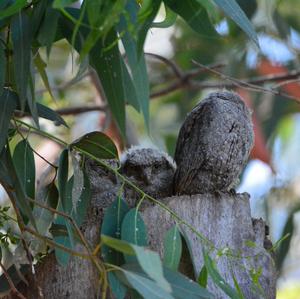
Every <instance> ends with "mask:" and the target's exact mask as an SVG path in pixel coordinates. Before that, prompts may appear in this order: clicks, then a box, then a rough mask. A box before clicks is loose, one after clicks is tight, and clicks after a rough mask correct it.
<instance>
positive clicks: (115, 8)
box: [80, 0, 126, 58]
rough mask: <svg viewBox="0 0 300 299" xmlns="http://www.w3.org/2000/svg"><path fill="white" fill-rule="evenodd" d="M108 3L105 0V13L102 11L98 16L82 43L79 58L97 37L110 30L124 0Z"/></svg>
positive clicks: (85, 53)
mask: <svg viewBox="0 0 300 299" xmlns="http://www.w3.org/2000/svg"><path fill="white" fill-rule="evenodd" d="M108 3H109V2H107V5H106V8H107V9H106V11H104V13H105V15H104V14H103V13H102V15H101V16H100V17H99V16H98V20H97V22H96V23H95V24H94V26H96V28H95V29H92V30H91V31H90V33H89V34H88V36H87V38H86V39H85V41H84V43H83V46H82V50H81V52H80V56H81V58H83V57H85V56H86V55H87V54H88V53H89V52H90V50H91V49H92V47H93V46H94V45H95V43H96V42H97V41H98V40H99V38H101V37H104V38H105V36H106V34H107V33H108V32H109V31H111V30H112V28H113V26H114V25H115V24H116V23H117V22H118V20H119V17H120V14H121V13H122V12H123V11H124V6H125V4H126V0H119V1H115V2H111V3H110V5H108ZM103 20H105V21H103Z"/></svg>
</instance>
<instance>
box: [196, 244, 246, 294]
mask: <svg viewBox="0 0 300 299" xmlns="http://www.w3.org/2000/svg"><path fill="white" fill-rule="evenodd" d="M202 254H203V259H204V264H205V267H206V269H207V272H208V274H209V276H210V277H211V279H212V281H213V283H214V284H215V285H216V286H218V287H219V288H220V289H221V290H223V292H224V293H225V294H226V295H228V296H229V297H230V298H232V299H243V297H241V296H240V294H239V293H238V292H237V291H236V290H235V289H234V288H232V287H231V286H230V285H229V284H228V283H227V282H226V281H225V280H224V278H223V277H222V276H221V274H220V273H219V272H218V270H217V268H216V266H215V265H214V262H213V260H212V259H211V258H210V256H209V255H208V254H207V252H206V251H205V250H204V249H203V251H202Z"/></svg>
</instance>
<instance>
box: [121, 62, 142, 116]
mask: <svg viewBox="0 0 300 299" xmlns="http://www.w3.org/2000/svg"><path fill="white" fill-rule="evenodd" d="M121 67H122V78H123V89H124V93H125V99H126V100H127V102H128V103H129V104H130V105H131V106H132V107H133V108H134V109H135V110H136V111H137V112H140V104H139V100H138V98H137V95H136V91H135V87H134V84H133V80H132V78H131V76H130V74H129V72H128V69H127V66H126V65H125V63H124V61H123V59H122V60H121Z"/></svg>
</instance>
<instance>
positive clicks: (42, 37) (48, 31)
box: [37, 7, 59, 56]
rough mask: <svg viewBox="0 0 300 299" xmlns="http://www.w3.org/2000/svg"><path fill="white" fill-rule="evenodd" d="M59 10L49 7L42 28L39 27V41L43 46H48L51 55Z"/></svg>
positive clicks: (48, 52)
mask: <svg viewBox="0 0 300 299" xmlns="http://www.w3.org/2000/svg"><path fill="white" fill-rule="evenodd" d="M58 18H59V11H58V10H56V9H53V8H52V7H48V8H47V10H46V13H45V17H44V20H43V23H42V25H41V28H40V29H39V34H38V38H37V39H38V41H39V43H40V44H41V45H42V46H46V48H47V55H48V56H49V54H50V50H51V46H52V44H53V41H54V40H55V36H56V30H57V24H58Z"/></svg>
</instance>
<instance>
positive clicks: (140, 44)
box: [133, 0, 162, 56]
mask: <svg viewBox="0 0 300 299" xmlns="http://www.w3.org/2000/svg"><path fill="white" fill-rule="evenodd" d="M144 2H145V3H144ZM161 2H162V1H161V0H152V1H143V3H142V7H141V9H140V10H139V12H138V15H137V19H138V23H139V24H141V25H140V27H139V28H138V38H137V53H138V56H140V55H141V54H142V53H143V49H144V43H145V39H146V36H147V33H148V30H149V29H150V27H151V25H152V23H153V20H154V18H155V17H156V15H157V14H158V11H159V8H160V4H161ZM133 4H134V3H133ZM135 4H136V3H135ZM144 7H145V9H144Z"/></svg>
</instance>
